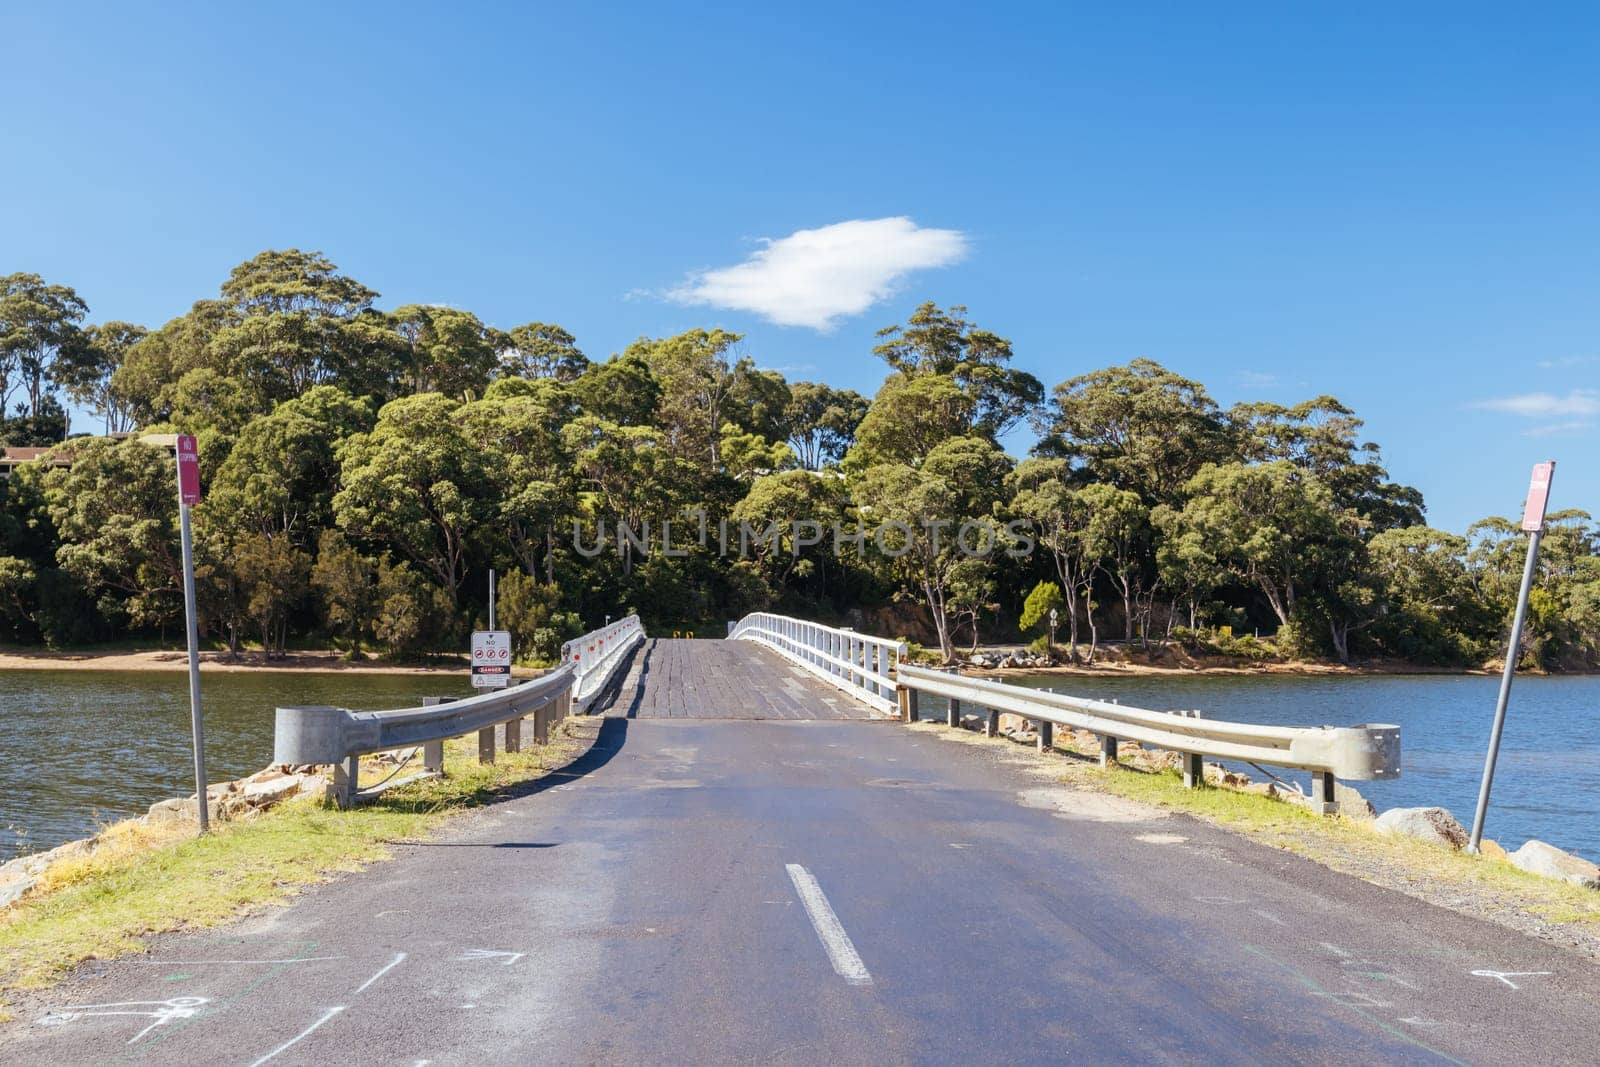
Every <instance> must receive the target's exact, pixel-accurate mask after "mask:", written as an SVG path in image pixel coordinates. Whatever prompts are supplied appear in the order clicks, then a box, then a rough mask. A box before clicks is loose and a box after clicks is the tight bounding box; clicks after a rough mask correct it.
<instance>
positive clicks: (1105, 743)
mask: <svg viewBox="0 0 1600 1067" xmlns="http://www.w3.org/2000/svg"><path fill="white" fill-rule="evenodd" d="M1116 762H1117V739H1116V738H1115V737H1112V736H1111V735H1110V734H1101V735H1100V766H1102V767H1109V766H1111V765H1112V764H1114V763H1116Z"/></svg>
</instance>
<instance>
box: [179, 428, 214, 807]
mask: <svg viewBox="0 0 1600 1067" xmlns="http://www.w3.org/2000/svg"><path fill="white" fill-rule="evenodd" d="M198 503H200V449H199V446H198V445H197V444H196V442H195V439H194V436H193V435H192V434H186V433H185V434H179V435H178V529H179V534H180V537H181V539H182V542H183V610H184V615H185V616H186V620H185V621H186V622H187V629H188V632H189V728H190V732H191V734H192V736H193V741H194V797H195V811H196V812H197V813H198V815H199V821H200V832H201V833H202V834H203V833H205V832H206V830H207V829H208V828H209V825H210V821H209V812H208V811H207V803H206V736H205V723H204V720H202V718H201V717H200V629H199V625H198V623H197V622H196V620H195V610H194V534H193V531H192V530H191V529H190V525H189V508H190V506H191V505H193V504H198Z"/></svg>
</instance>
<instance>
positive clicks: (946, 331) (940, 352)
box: [872, 301, 1044, 439]
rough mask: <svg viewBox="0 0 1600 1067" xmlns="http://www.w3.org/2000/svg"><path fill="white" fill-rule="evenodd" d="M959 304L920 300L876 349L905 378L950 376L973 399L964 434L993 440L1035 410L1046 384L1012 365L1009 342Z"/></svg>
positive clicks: (888, 329)
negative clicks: (942, 305) (941, 305)
mask: <svg viewBox="0 0 1600 1067" xmlns="http://www.w3.org/2000/svg"><path fill="white" fill-rule="evenodd" d="M966 315H967V309H966V308H965V307H963V306H961V305H959V304H957V305H955V306H953V307H951V308H950V309H949V310H943V309H941V308H939V306H938V305H936V304H934V303H932V302H931V301H930V302H928V303H924V304H921V305H919V306H918V307H917V309H916V310H915V311H913V312H912V313H911V317H910V318H909V319H907V320H906V324H905V325H904V326H899V325H896V326H887V327H885V328H883V329H881V330H879V331H878V337H879V339H880V340H879V343H878V345H877V347H875V348H874V349H873V350H872V351H873V354H874V355H876V356H878V357H880V358H881V359H883V361H884V362H885V363H887V364H889V366H890V367H891V368H892V369H893V370H894V371H895V372H897V373H898V374H900V375H901V376H902V377H905V378H908V379H913V378H921V377H925V376H930V375H932V376H938V377H946V378H949V379H950V380H951V381H953V382H954V383H955V384H956V386H957V387H958V388H960V390H961V391H962V393H964V394H965V395H966V396H967V397H968V398H969V399H970V400H971V402H972V403H971V406H970V408H969V409H968V410H969V416H968V422H967V425H966V426H965V427H964V428H963V436H968V435H970V436H982V437H988V438H990V439H994V438H996V437H999V436H1000V435H1001V434H1004V433H1005V432H1006V431H1007V430H1009V429H1011V428H1013V427H1014V426H1016V425H1017V424H1018V423H1019V422H1021V421H1022V420H1023V419H1026V418H1028V417H1030V416H1032V415H1034V414H1035V411H1036V409H1037V408H1038V406H1039V404H1040V403H1041V402H1042V400H1043V399H1044V386H1043V385H1042V384H1040V382H1039V379H1037V378H1035V377H1034V376H1033V375H1031V374H1029V373H1027V372H1026V371H1020V370H1017V369H1016V368H1014V367H1011V366H1009V365H1008V364H1009V363H1010V362H1011V356H1012V352H1011V342H1010V341H1008V340H1006V339H1005V338H1003V337H1001V336H1000V335H999V334H996V333H994V332H992V331H990V330H985V329H980V328H979V327H978V326H976V325H974V324H973V323H971V322H968V321H967V318H966Z"/></svg>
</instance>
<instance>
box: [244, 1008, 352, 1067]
mask: <svg viewBox="0 0 1600 1067" xmlns="http://www.w3.org/2000/svg"><path fill="white" fill-rule="evenodd" d="M344 1010H345V1005H343V1004H341V1005H339V1006H338V1007H337V1008H329V1009H328V1010H327V1011H325V1012H323V1013H322V1018H320V1019H318V1020H317V1021H316V1022H314V1023H312V1024H311V1025H310V1026H308V1027H306V1028H305V1029H304V1030H302V1031H300V1032H299V1033H298V1034H295V1035H294V1036H293V1037H291V1038H290V1039H289V1040H287V1041H285V1042H284V1043H283V1044H281V1045H279V1046H278V1047H277V1048H275V1049H273V1050H272V1051H271V1052H269V1053H267V1054H266V1055H265V1056H263V1057H261V1058H260V1059H259V1060H257V1061H256V1062H254V1063H252V1064H251V1065H250V1067H261V1065H262V1064H263V1063H266V1062H267V1061H268V1060H270V1059H272V1057H274V1056H276V1055H277V1054H278V1053H280V1052H287V1051H288V1050H289V1049H291V1048H294V1047H295V1046H296V1045H298V1044H299V1043H300V1042H302V1041H304V1040H305V1039H306V1038H308V1037H310V1036H311V1035H312V1034H314V1033H316V1030H317V1027H319V1026H321V1025H322V1024H323V1023H325V1022H327V1021H328V1020H329V1019H331V1018H333V1017H334V1016H335V1015H338V1014H339V1013H340V1012H341V1011H344Z"/></svg>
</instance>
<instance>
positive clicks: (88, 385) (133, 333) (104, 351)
mask: <svg viewBox="0 0 1600 1067" xmlns="http://www.w3.org/2000/svg"><path fill="white" fill-rule="evenodd" d="M149 332H150V331H149V330H146V329H145V328H144V327H143V326H135V325H133V324H132V323H129V322H107V323H103V324H101V325H97V326H88V327H85V328H84V330H83V331H82V333H81V335H80V336H79V337H78V338H77V342H76V343H75V344H71V345H68V346H67V348H66V349H64V350H63V351H62V353H61V356H60V357H59V358H58V360H57V362H56V368H55V380H56V383H57V384H58V385H59V386H61V390H62V392H64V393H66V394H67V396H68V397H69V398H70V399H71V400H72V401H73V402H74V403H77V404H81V405H82V406H84V407H86V408H88V409H89V410H90V411H93V412H95V413H96V414H97V415H99V416H100V417H101V418H102V419H103V420H104V422H105V431H106V433H107V434H114V433H123V432H126V431H128V430H131V429H132V428H133V426H134V420H133V411H132V409H131V406H130V404H129V403H128V401H127V400H126V399H125V398H124V397H123V396H122V395H121V393H120V392H119V391H118V390H117V389H116V388H114V387H113V376H114V375H115V374H116V372H117V369H118V368H119V367H121V366H122V364H123V362H124V361H125V360H126V359H127V357H128V353H129V352H130V351H132V350H133V346H134V345H136V344H138V343H139V342H140V341H142V340H144V338H145V336H146V335H147V334H149Z"/></svg>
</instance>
